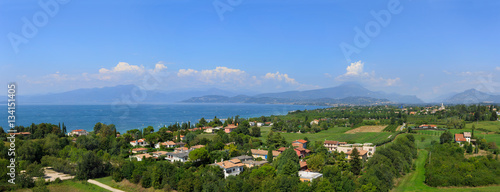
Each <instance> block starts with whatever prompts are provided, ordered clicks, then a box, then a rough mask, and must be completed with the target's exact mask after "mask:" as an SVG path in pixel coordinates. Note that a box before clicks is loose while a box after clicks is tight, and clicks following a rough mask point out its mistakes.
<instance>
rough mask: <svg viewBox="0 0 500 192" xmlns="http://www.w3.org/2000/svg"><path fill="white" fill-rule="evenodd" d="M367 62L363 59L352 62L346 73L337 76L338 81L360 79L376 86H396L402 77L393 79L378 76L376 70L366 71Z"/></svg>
mask: <svg viewBox="0 0 500 192" xmlns="http://www.w3.org/2000/svg"><path fill="white" fill-rule="evenodd" d="M364 66H365V63H363V62H361V61H357V62H354V63H351V64H350V65H349V66H347V68H346V73H344V74H342V75H339V76H337V77H336V78H335V80H337V81H360V82H364V83H368V84H371V85H374V86H389V87H390V86H395V85H397V84H398V83H399V82H400V81H401V79H400V78H399V77H396V78H393V79H390V78H388V79H385V78H382V77H377V76H376V75H375V72H374V71H372V72H371V73H368V72H365V71H364Z"/></svg>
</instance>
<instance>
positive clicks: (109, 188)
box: [88, 179, 125, 192]
mask: <svg viewBox="0 0 500 192" xmlns="http://www.w3.org/2000/svg"><path fill="white" fill-rule="evenodd" d="M88 182H89V183H92V184H94V185H97V186H99V187H102V188H104V189H107V190H110V191H113V192H125V191H122V190H119V189H115V188H113V187H110V186H108V185H105V184H103V183H101V182H99V181H96V180H93V179H89V180H88Z"/></svg>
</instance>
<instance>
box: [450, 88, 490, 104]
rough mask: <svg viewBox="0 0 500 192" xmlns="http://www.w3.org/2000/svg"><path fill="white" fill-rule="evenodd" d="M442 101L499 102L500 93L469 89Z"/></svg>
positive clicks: (456, 102) (465, 102)
mask: <svg viewBox="0 0 500 192" xmlns="http://www.w3.org/2000/svg"><path fill="white" fill-rule="evenodd" d="M443 102H444V103H448V104H474V103H500V95H493V94H488V93H485V92H481V91H478V90H476V89H469V90H466V91H464V92H462V93H458V94H455V95H453V96H451V97H448V98H446V99H445V100H444V101H443Z"/></svg>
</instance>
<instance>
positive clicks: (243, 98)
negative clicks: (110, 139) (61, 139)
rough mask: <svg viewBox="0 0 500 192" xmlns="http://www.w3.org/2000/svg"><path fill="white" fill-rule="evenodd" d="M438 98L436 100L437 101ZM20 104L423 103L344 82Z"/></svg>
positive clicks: (38, 98)
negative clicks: (268, 89)
mask: <svg viewBox="0 0 500 192" xmlns="http://www.w3.org/2000/svg"><path fill="white" fill-rule="evenodd" d="M437 99H438V98H437ZM17 101H18V102H19V103H20V104H44V105H48V104H60V105H79V104H113V103H118V104H129V103H133V104H139V103H140V104H166V103H178V102H181V103H261V104H300V105H341V104H346V105H377V104H397V103H401V104H424V102H423V101H422V100H420V99H419V98H417V97H416V96H414V95H402V94H397V93H385V92H382V91H371V90H368V89H366V88H365V87H363V86H361V85H359V84H356V83H345V84H342V85H339V86H336V87H331V88H324V89H314V90H306V91H286V92H278V93H262V94H256V95H251V94H248V93H247V94H241V92H240V93H237V92H232V91H226V90H221V89H216V88H210V89H206V90H194V91H170V92H166V91H160V90H142V89H140V88H139V87H137V86H135V85H119V86H114V87H102V88H86V89H76V90H72V91H67V92H62V93H55V94H45V95H30V96H25V95H20V96H18V97H17ZM434 102H435V103H441V102H443V103H448V104H473V103H500V95H493V94H488V93H484V92H481V91H478V90H475V89H470V90H466V91H464V92H461V93H457V94H453V95H451V96H449V95H447V97H444V96H442V97H440V98H439V100H434Z"/></svg>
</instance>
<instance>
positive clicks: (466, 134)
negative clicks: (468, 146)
mask: <svg viewBox="0 0 500 192" xmlns="http://www.w3.org/2000/svg"><path fill="white" fill-rule="evenodd" d="M471 137H472V133H471V132H464V138H465V140H466V141H467V142H469V143H470V139H471Z"/></svg>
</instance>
